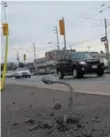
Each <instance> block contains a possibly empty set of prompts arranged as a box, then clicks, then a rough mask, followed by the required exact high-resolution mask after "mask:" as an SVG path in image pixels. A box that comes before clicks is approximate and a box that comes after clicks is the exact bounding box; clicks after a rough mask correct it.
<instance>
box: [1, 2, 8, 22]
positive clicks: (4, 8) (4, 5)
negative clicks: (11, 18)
mask: <svg viewBox="0 0 110 137" xmlns="http://www.w3.org/2000/svg"><path fill="white" fill-rule="evenodd" d="M2 5H3V10H4V17H5V22H7V14H6V7H8V5H7V2H5V1H3V2H2Z"/></svg>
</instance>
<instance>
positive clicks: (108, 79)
mask: <svg viewBox="0 0 110 137" xmlns="http://www.w3.org/2000/svg"><path fill="white" fill-rule="evenodd" d="M43 77H49V78H50V79H52V80H59V79H58V76H57V75H56V76H54V75H37V76H32V77H31V78H30V79H23V78H22V79H19V80H16V81H36V82H40V81H41V80H42V78H43ZM13 79H14V78H9V79H7V80H13ZM62 81H66V82H72V81H75V82H77V81H78V82H79V81H80V82H98V83H110V74H104V76H103V77H97V75H85V76H84V78H82V79H73V78H72V76H66V77H65V78H64V79H63V80H62Z"/></svg>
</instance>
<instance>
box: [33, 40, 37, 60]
mask: <svg viewBox="0 0 110 137" xmlns="http://www.w3.org/2000/svg"><path fill="white" fill-rule="evenodd" d="M33 53H34V59H36V47H35V42H34V43H33Z"/></svg>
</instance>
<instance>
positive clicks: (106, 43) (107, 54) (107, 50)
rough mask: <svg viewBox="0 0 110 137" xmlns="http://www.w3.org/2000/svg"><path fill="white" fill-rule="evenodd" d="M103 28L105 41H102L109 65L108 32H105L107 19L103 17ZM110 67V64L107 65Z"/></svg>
mask: <svg viewBox="0 0 110 137" xmlns="http://www.w3.org/2000/svg"><path fill="white" fill-rule="evenodd" d="M104 29H105V36H106V39H107V40H106V41H105V42H104V44H105V48H106V56H107V60H108V65H109V43H108V34H107V19H106V18H104ZM109 67H110V66H109Z"/></svg>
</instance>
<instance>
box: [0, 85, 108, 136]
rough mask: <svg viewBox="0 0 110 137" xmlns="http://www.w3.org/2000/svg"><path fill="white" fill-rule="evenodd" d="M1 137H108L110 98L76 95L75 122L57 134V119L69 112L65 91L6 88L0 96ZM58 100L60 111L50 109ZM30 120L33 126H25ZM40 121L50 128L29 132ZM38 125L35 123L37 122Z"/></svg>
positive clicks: (8, 86)
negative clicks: (0, 115) (76, 120)
mask: <svg viewBox="0 0 110 137" xmlns="http://www.w3.org/2000/svg"><path fill="white" fill-rule="evenodd" d="M1 96H2V102H1V110H2V118H1V120H2V121H1V123H2V124H1V125H2V137H73V136H74V137H78V136H79V137H85V136H86V137H87V136H89V137H109V136H110V130H109V129H110V97H108V96H97V95H89V94H82V93H75V95H74V103H73V108H72V109H73V113H72V115H74V116H78V117H80V120H79V122H78V123H73V124H66V127H67V129H63V131H60V130H59V128H58V127H57V126H58V125H57V124H58V123H56V118H58V117H59V116H63V115H64V114H65V113H68V98H69V96H70V95H69V94H68V92H61V91H57V90H43V89H37V88H29V87H25V88H24V87H23V86H19V85H6V87H5V90H4V92H2V94H1ZM59 101H60V104H61V109H59V110H55V109H53V106H54V105H55V104H56V103H57V102H59ZM27 118H30V119H31V120H33V121H34V122H33V123H31V122H30V123H25V121H26V119H27ZM38 121H39V122H47V123H46V124H47V125H48V123H50V125H51V127H50V128H49V127H48V126H47V127H45V128H44V127H40V128H35V129H33V130H32V131H30V130H29V129H30V127H35V125H36V124H38ZM36 122H37V123H36Z"/></svg>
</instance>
